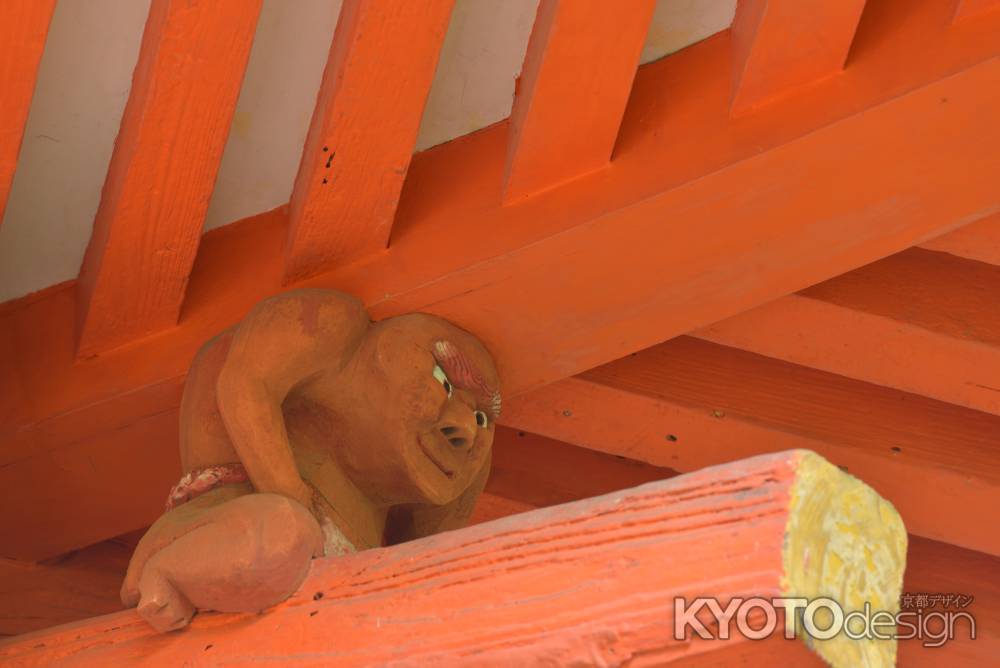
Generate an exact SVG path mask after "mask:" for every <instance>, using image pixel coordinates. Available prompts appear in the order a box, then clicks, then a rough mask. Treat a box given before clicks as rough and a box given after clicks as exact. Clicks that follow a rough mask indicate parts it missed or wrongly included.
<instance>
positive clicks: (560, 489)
mask: <svg viewBox="0 0 1000 668" xmlns="http://www.w3.org/2000/svg"><path fill="white" fill-rule="evenodd" d="M565 471H572V472H573V475H571V476H568V475H564V473H563V472H565ZM673 475H675V474H674V473H673V472H672V471H670V470H669V469H663V468H656V467H652V466H649V465H648V464H643V463H641V462H636V461H634V460H629V459H626V458H624V457H620V456H612V455H608V454H605V453H602V452H597V451H595V450H587V449H583V448H578V447H575V446H572V445H568V444H566V443H562V442H560V441H555V440H552V439H548V438H544V437H541V436H538V435H536V434H531V433H525V432H516V431H514V430H511V429H509V428H504V427H500V428H499V429H498V430H497V439H496V442H495V445H494V456H493V472H492V473H491V475H490V480H489V482H488V483H487V488H486V491H485V492H484V494H483V495H482V496H481V497H480V500H479V503H477V505H476V510H475V513H474V515H473V521H474V522H476V523H480V522H485V521H490V520H494V519H499V518H501V517H507V516H509V515H512V514H515V513H520V512H526V511H529V510H534V509H536V508H539V507H547V506H551V505H554V504H558V503H566V502H570V501H578V500H580V499H584V498H587V497H590V496H595V495H598V494H606V493H609V492H612V491H617V490H619V489H626V488H628V487H632V486H635V485H638V484H642V483H645V482H650V481H653V480H657V479H663V478H668V477H672V476H673ZM136 493H137V494H140V495H141V494H143V493H144V492H143V490H141V489H136ZM139 535H141V533H140V534H139ZM137 538H138V536H137V535H133V536H128V537H121V538H118V539H114V540H110V541H105V542H102V543H99V544H97V545H95V546H92V547H88V548H86V549H83V550H80V551H79V552H74V553H72V554H71V555H69V556H66V557H63V558H60V559H59V560H58V561H57V562H53V563H47V564H45V565H33V564H25V563H16V562H10V561H8V562H6V563H0V616H2V617H3V618H4V621H3V623H2V624H0V635H12V634H17V633H24V632H30V631H35V630H40V629H43V628H47V627H50V626H52V625H54V624H59V623H65V622H69V621H77V620H81V619H86V618H87V617H93V616H95V615H101V614H106V613H108V612H111V611H113V610H116V609H118V606H119V605H120V604H119V602H118V589H119V586H120V584H121V580H122V578H123V577H124V574H125V568H126V566H127V563H128V557H129V554H130V553H131V549H132V548H134V547H135V542H136V540H137ZM906 561H907V568H906V573H905V576H904V581H903V590H904V591H905V592H910V593H948V592H950V593H956V592H957V593H963V594H967V595H971V596H974V598H975V600H974V602H973V604H972V605H971V606H970V607H969V608H967V610H968V611H969V612H971V613H972V614H974V615H975V618H976V620H977V624H978V627H977V637H976V639H975V640H974V641H973V640H971V639H969V638H968V636H967V635H964V633H960V634H958V635H957V637H956V638H954V639H952V640H950V641H948V642H947V643H946V644H945V645H944V646H942V647H924V646H923V645H922V641H921V640H919V639H913V640H904V641H901V642H900V643H899V660H898V663H899V665H904V666H916V667H922V666H928V667H930V666H938V665H941V662H944V663H946V664H948V665H986V664H988V662H989V660H990V658H991V657H993V656H995V655H996V653H997V652H998V651H1000V649H998V647H1000V635H998V634H997V633H996V632H995V630H996V629H997V628H1000V585H998V583H997V581H996V578H995V577H993V573H995V572H997V569H998V568H1000V558H998V557H994V556H990V555H986V554H983V553H980V552H973V551H971V550H965V549H962V548H958V547H955V546H953V545H948V544H945V543H939V542H936V541H931V540H928V539H925V538H919V537H917V536H912V535H911V536H910V539H909V546H908V551H907V560H906ZM67 596H68V597H69V601H71V602H70V603H69V605H67V601H68V599H67ZM962 630H963V632H964V628H963V629H962ZM792 647H793V648H797V646H796V645H792ZM723 651H724V652H725V651H726V650H723ZM740 651H741V650H740V649H739V648H734V650H733V652H736V653H738V652H740ZM776 651H779V652H787V651H789V647H788V645H787V643H781V644H779V645H778V646H777V647H776ZM710 657H711V658H713V659H718V661H717V662H716V663H714V664H713V663H709V664H708V665H720V664H721V665H727V660H728V658H729V657H728V656H726V657H725V659H724V658H723V655H722V654H711V655H710ZM748 658H753V659H754V660H756V661H758V662H759V664H760V665H773V664H769V663H767V661H766V659H767V657H766V655H765V657H759V656H753V657H748ZM779 658H780V659H783V660H786V661H787V660H788V657H787V656H784V655H783V654H779V655H778V656H777V657H775V658H773V659H771V660H772V661H773V660H777V659H779ZM802 658H803V659H805V660H812V658H813V657H810V656H806V655H803V656H802ZM693 661H694V659H692V662H693ZM688 665H695V664H693V663H692V664H688ZM795 665H801V664H795Z"/></svg>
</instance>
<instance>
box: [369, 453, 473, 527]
mask: <svg viewBox="0 0 1000 668" xmlns="http://www.w3.org/2000/svg"><path fill="white" fill-rule="evenodd" d="M492 459H493V455H492V454H490V456H489V457H487V458H486V461H485V462H484V463H483V467H482V468H481V469H480V470H479V473H477V474H476V477H475V478H473V480H472V483H471V484H470V485H469V487H468V489H466V490H465V491H464V492H462V494H461V496H459V497H458V498H457V499H455V500H454V501H452V502H451V503H446V504H444V505H442V506H432V505H427V504H409V505H404V506H395V507H394V508H393V509H392V510H391V511H390V513H389V517H388V520H387V522H386V544H387V545H395V544H397V543H402V542H405V541H408V540H414V539H416V538H423V537H424V536H430V535H432V534H436V533H440V532H442V531H451V530H452V529H461V528H462V527H464V526H466V525H467V524H468V523H469V518H471V517H472V511H473V510H474V509H475V507H476V501H478V500H479V495H480V494H482V492H483V489H485V487H486V480H487V479H488V478H489V476H490V465H491V462H492Z"/></svg>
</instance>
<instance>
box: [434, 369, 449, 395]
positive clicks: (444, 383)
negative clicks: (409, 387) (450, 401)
mask: <svg viewBox="0 0 1000 668" xmlns="http://www.w3.org/2000/svg"><path fill="white" fill-rule="evenodd" d="M434 380H436V381H437V382H439V383H441V387H443V388H444V391H445V392H447V393H448V396H449V397H451V381H450V380H448V376H446V375H445V373H444V369H442V368H441V367H439V366H438V365H437V364H435V365H434Z"/></svg>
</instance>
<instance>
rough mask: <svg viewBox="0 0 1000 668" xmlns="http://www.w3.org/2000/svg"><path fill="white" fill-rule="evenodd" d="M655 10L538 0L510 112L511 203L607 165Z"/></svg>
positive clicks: (637, 3)
mask: <svg viewBox="0 0 1000 668" xmlns="http://www.w3.org/2000/svg"><path fill="white" fill-rule="evenodd" d="M655 4H656V3H655V2H654V0H633V1H632V2H627V3H607V2H573V1H572V0H541V2H540V3H539V5H538V14H537V16H536V17H535V24H534V27H533V28H532V31H531V38H530V40H529V42H528V50H527V53H526V55H525V58H524V66H523V67H522V68H521V76H520V79H519V81H518V88H517V93H516V94H515V96H514V107H513V109H512V110H511V114H510V136H509V139H508V142H509V146H508V148H507V162H506V167H505V168H504V198H505V199H506V200H507V201H511V200H516V199H518V198H521V197H524V196H526V195H531V194H532V193H534V192H536V191H538V190H543V189H545V188H547V187H550V186H553V185H556V184H558V183H560V182H562V181H565V180H568V179H571V178H574V177H576V176H579V175H580V174H585V173H587V172H589V171H593V170H595V169H599V168H601V167H603V166H605V165H607V164H608V161H609V160H611V151H612V149H614V146H615V139H616V138H617V137H618V128H619V127H620V126H621V120H622V114H624V113H625V103H626V102H627V101H628V96H629V92H630V91H631V90H632V80H633V79H634V78H635V72H636V68H637V67H638V65H639V53H640V52H641V51H642V45H643V43H644V42H645V39H646V33H648V32H649V23H650V20H651V19H652V17H653V8H654V6H655Z"/></svg>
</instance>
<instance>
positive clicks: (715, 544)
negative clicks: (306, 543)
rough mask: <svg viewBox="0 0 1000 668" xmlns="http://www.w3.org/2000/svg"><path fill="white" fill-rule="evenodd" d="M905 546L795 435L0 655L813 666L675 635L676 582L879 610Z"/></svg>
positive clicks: (793, 646) (723, 594)
mask: <svg viewBox="0 0 1000 668" xmlns="http://www.w3.org/2000/svg"><path fill="white" fill-rule="evenodd" d="M567 473H568V474H571V472H567ZM905 554H906V533H905V531H904V528H903V524H902V521H901V520H900V519H899V516H898V514H897V513H896V511H895V510H894V509H893V508H892V506H891V505H889V504H888V503H887V502H885V501H884V500H883V499H881V498H880V497H879V496H878V495H877V494H876V493H875V492H874V491H873V490H871V489H870V488H869V487H867V486H866V485H865V484H864V483H862V482H860V481H859V480H857V479H855V478H853V477H852V476H850V475H848V474H846V473H843V472H842V471H840V470H839V469H838V468H836V467H835V466H833V465H831V464H829V463H828V462H826V461H825V460H823V459H822V458H821V457H819V456H818V455H816V454H814V453H811V452H808V451H803V450H794V451H788V452H782V453H777V454H770V455H763V456H759V457H754V458H751V459H746V460H742V461H738V462H734V463H731V464H725V465H722V466H716V467H712V468H708V469H704V470H702V471H698V472H696V473H692V474H689V475H684V476H679V477H676V478H672V479H670V480H665V481H659V482H654V483H649V484H646V485H642V486H640V487H635V488H632V489H629V490H624V491H621V492H615V493H612V494H607V495H605V496H600V497H594V498H591V499H586V500H583V501H578V502H574V503H569V504H565V505H561V506H555V507H551V508H545V509H540V510H535V511H532V512H528V513H524V514H521V515H516V516H511V517H508V518H504V519H500V520H496V521H493V522H488V523H485V524H480V525H477V526H473V527H469V528H466V529H462V530H460V531H453V532H446V533H442V534H438V535H435V536H431V537H428V538H424V539H421V540H416V541H412V542H410V543H405V544H402V545H398V546H395V547H391V548H385V549H375V550H368V551H365V552H360V553H358V554H355V555H351V556H346V557H339V558H334V559H327V560H318V561H315V562H314V563H313V567H312V572H311V574H310V575H309V577H308V579H307V580H306V582H305V584H304V585H303V587H302V588H301V589H300V590H299V592H298V593H297V594H296V595H294V596H293V597H292V598H291V599H290V600H289V601H288V602H286V603H284V604H282V605H280V606H278V607H276V608H274V609H272V610H269V611H266V612H264V613H263V614H260V615H221V614H202V615H199V616H198V617H196V618H195V620H194V622H193V623H192V625H191V626H190V627H189V628H188V629H186V630H184V631H181V632H178V633H173V634H166V635H159V634H155V633H154V632H153V631H152V629H150V628H149V627H148V626H146V625H145V623H144V622H142V621H141V620H140V619H139V618H138V617H137V616H136V615H135V613H134V612H132V611H128V612H122V613H115V614H113V615H108V616H105V617H99V618H95V619H91V620H87V621H84V622H79V623H74V624H68V625H65V626H62V627H57V628H54V629H50V630H47V631H42V632H39V633H34V634H29V635H26V636H21V637H19V638H16V639H14V640H13V641H9V642H7V643H4V644H2V645H0V662H2V663H4V664H5V665H18V666H20V665H24V666H28V665H52V664H53V663H56V664H59V665H123V664H125V663H129V664H130V665H131V664H132V663H136V662H138V663H142V662H148V663H156V664H163V665H166V664H170V665H180V664H182V663H183V664H185V665H196V664H199V663H206V664H208V663H217V662H231V663H236V664H242V663H249V662H251V661H280V662H281V663H282V664H297V665H338V666H361V665H390V666H410V665H437V666H443V665H448V666H452V665H477V666H481V665H510V666H522V665H551V666H574V665H576V666H592V665H600V666H617V665H623V664H626V663H630V662H632V665H648V664H656V665H662V664H665V663H671V662H677V663H679V664H682V665H712V664H713V655H714V656H715V659H721V658H722V657H723V656H728V657H733V656H738V657H740V658H741V660H751V659H752V658H753V657H755V656H757V657H759V658H758V660H764V659H765V658H766V659H767V660H769V661H774V660H775V658H776V657H785V658H786V659H788V657H794V659H788V660H791V661H792V663H793V664H794V665H805V664H808V663H809V662H810V661H812V662H815V664H816V665H821V663H820V662H819V661H818V660H816V659H815V658H814V657H809V656H808V652H807V651H806V650H805V649H804V648H803V646H802V645H801V644H799V643H798V642H797V641H787V640H784V639H783V638H780V637H775V636H780V635H781V633H782V631H783V629H782V628H781V627H780V626H779V628H778V629H777V630H776V631H775V632H774V634H773V635H772V637H771V638H770V639H768V640H767V641H764V642H753V641H749V640H747V639H746V638H745V637H743V636H741V635H740V634H739V633H736V632H735V631H734V632H733V633H732V635H731V636H730V638H729V640H719V639H715V638H712V639H702V638H700V637H698V636H697V635H693V634H690V633H688V634H687V635H686V636H685V637H681V638H679V639H678V638H677V637H676V633H675V624H674V622H675V610H676V609H677V608H676V599H677V598H678V597H684V598H686V599H688V600H691V599H692V598H693V597H699V596H701V597H704V596H710V597H714V598H716V599H718V601H719V602H720V605H721V606H722V607H723V608H725V607H726V606H727V603H728V601H730V600H731V599H733V598H734V597H747V598H749V597H763V598H765V599H770V598H772V597H779V596H795V597H803V598H806V599H815V598H817V597H823V596H826V597H830V598H832V599H834V600H835V601H837V602H839V603H840V604H841V605H842V606H843V608H844V611H845V612H848V611H849V610H858V609H861V608H862V607H863V606H864V604H865V603H866V602H867V603H870V605H871V608H872V609H873V610H885V611H887V612H890V613H894V612H896V611H898V604H899V594H900V589H901V585H902V574H903V568H904V560H905ZM196 557H197V555H192V558H196ZM753 626H754V627H755V628H759V627H760V626H761V622H760V620H758V621H756V622H754V623H753ZM710 631H712V634H713V635H716V636H717V635H718V629H710ZM805 639H806V641H807V644H808V645H809V646H810V647H811V648H812V649H813V650H815V651H816V652H817V653H818V654H819V655H820V656H821V657H822V658H823V659H824V660H825V661H826V662H827V663H828V664H830V665H833V666H835V667H839V666H858V665H868V666H891V665H894V663H895V652H896V642H895V640H884V641H876V640H869V639H863V640H851V639H850V638H848V637H847V636H846V635H844V634H840V635H837V636H835V637H834V638H832V639H830V640H825V641H817V640H815V639H811V638H808V637H806V638H805ZM751 663H756V661H751Z"/></svg>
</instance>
